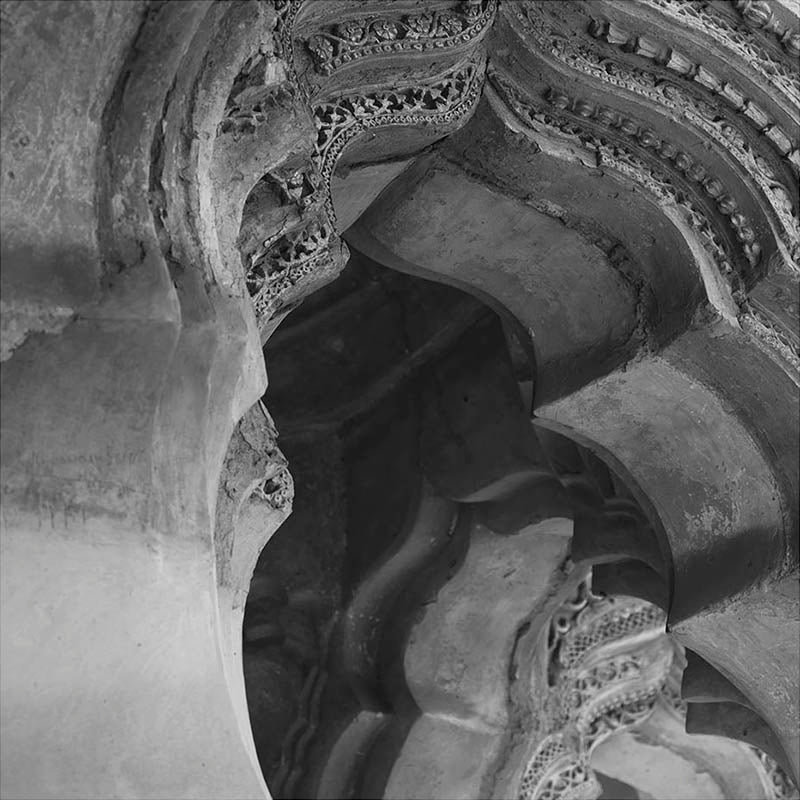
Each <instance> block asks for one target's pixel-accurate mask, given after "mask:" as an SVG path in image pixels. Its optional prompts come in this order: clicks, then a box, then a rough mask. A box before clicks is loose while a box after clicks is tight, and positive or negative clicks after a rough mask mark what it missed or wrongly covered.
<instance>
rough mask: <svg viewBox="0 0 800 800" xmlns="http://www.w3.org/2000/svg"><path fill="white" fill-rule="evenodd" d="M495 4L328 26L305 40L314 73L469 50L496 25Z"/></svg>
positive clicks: (466, 1)
mask: <svg viewBox="0 0 800 800" xmlns="http://www.w3.org/2000/svg"><path fill="white" fill-rule="evenodd" d="M496 8H497V0H461V1H460V2H459V3H458V5H456V6H455V7H454V8H452V9H445V10H440V11H421V12H419V13H416V14H403V15H401V16H399V17H396V18H395V17H386V16H371V17H358V18H354V19H349V20H346V21H344V22H339V23H337V24H335V25H329V26H327V27H326V28H324V29H323V30H321V31H320V32H319V33H316V34H314V35H313V36H311V37H310V38H308V39H307V40H306V47H307V48H308V51H309V52H310V53H311V56H312V58H313V61H314V67H315V69H316V70H317V72H320V73H322V74H323V75H330V74H331V73H333V72H334V71H335V70H337V69H339V68H340V67H342V66H344V65H345V64H348V63H352V62H354V61H358V60H360V59H362V58H365V57H367V56H374V55H385V54H391V53H407V52H408V53H424V52H428V51H436V50H441V49H444V48H454V47H457V46H459V45H463V44H469V43H470V42H473V41H475V40H476V39H477V38H478V37H480V36H481V35H482V34H483V33H485V31H486V30H487V29H488V27H489V26H490V25H491V24H492V21H493V19H494V14H495V10H496Z"/></svg>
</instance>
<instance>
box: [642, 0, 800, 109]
mask: <svg viewBox="0 0 800 800" xmlns="http://www.w3.org/2000/svg"><path fill="white" fill-rule="evenodd" d="M637 2H639V3H643V4H646V5H649V6H651V7H653V8H656V9H658V10H659V11H660V12H661V13H662V14H664V15H665V16H667V17H670V18H671V19H672V20H674V21H675V22H678V23H680V24H681V25H683V26H685V27H688V28H691V29H692V30H694V31H698V32H700V33H702V34H703V36H704V37H707V38H710V39H712V40H713V41H714V42H715V43H716V44H718V45H719V46H720V47H722V48H724V49H725V50H728V51H731V52H733V53H735V54H736V55H737V56H738V57H739V58H740V59H741V63H742V64H743V65H745V66H746V67H748V68H749V69H751V70H752V71H753V72H754V73H755V74H756V75H757V76H758V78H760V81H761V83H762V85H763V86H764V87H767V88H769V89H777V90H778V91H780V92H781V93H782V94H783V95H784V96H785V97H786V98H787V99H789V100H790V101H791V102H792V103H794V104H795V105H800V77H798V74H797V70H796V69H794V70H793V69H791V68H790V67H788V66H787V65H786V64H785V63H784V62H783V61H781V60H779V59H777V58H774V57H773V56H772V54H771V53H769V52H768V51H767V50H766V49H765V48H764V47H763V46H762V44H761V42H760V41H759V39H758V37H757V36H756V35H755V34H754V31H753V30H752V28H751V27H750V26H749V25H737V24H736V23H735V21H734V20H731V19H730V18H729V17H728V16H726V15H724V14H721V13H719V12H718V11H716V10H715V9H714V7H713V6H712V4H711V3H707V2H706V3H696V2H695V3H687V2H684V0H637ZM751 11H752V8H751ZM751 16H752V14H751ZM787 41H788V40H787ZM793 46H796V40H795V44H793V45H790V47H793ZM787 52H789V51H787Z"/></svg>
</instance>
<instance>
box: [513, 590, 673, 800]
mask: <svg viewBox="0 0 800 800" xmlns="http://www.w3.org/2000/svg"><path fill="white" fill-rule="evenodd" d="M665 623H666V615H665V613H664V612H663V611H662V610H661V609H659V608H657V607H656V606H653V605H651V604H649V603H646V602H644V601H641V600H635V599H633V598H609V597H600V596H598V595H596V594H594V593H593V592H592V591H591V577H590V576H587V577H586V578H585V579H584V580H583V581H582V582H581V583H580V584H578V586H577V588H576V590H575V592H574V595H573V596H572V597H570V598H568V599H567V600H566V601H565V602H564V603H563V604H562V605H561V606H560V607H559V608H558V609H557V611H556V612H555V613H554V615H553V616H552V618H551V621H550V625H549V629H548V637H547V643H546V647H547V658H546V669H547V678H546V684H547V687H548V688H547V690H546V697H545V698H544V700H543V702H542V714H540V717H541V716H543V717H544V721H543V723H542V724H540V726H539V731H540V734H541V739H540V741H539V743H538V744H537V746H536V747H535V749H534V750H533V753H532V754H531V756H530V758H529V760H528V762H527V765H526V767H525V769H524V771H523V773H522V777H521V778H520V780H519V786H518V789H517V791H516V794H517V797H519V798H520V800H562V798H586V799H587V800H588V799H589V798H597V797H599V796H600V794H601V787H600V784H599V782H598V780H597V778H596V776H595V775H594V773H593V771H592V769H591V767H590V760H591V752H592V750H593V749H594V748H595V747H596V746H597V745H598V744H599V743H600V742H601V741H603V740H604V739H605V738H607V737H608V736H611V735H613V734H614V733H616V732H618V731H622V730H625V729H627V728H630V727H633V726H635V725H637V724H639V723H641V722H642V721H644V720H646V719H647V718H648V717H649V716H650V714H651V713H652V712H653V709H654V708H655V705H656V702H657V701H658V700H659V697H660V696H661V693H662V692H663V691H664V690H665V687H666V685H667V681H668V678H669V676H670V673H671V671H672V670H673V655H674V652H675V651H674V649H673V645H672V644H671V642H669V640H668V639H667V637H666V634H665V632H664V626H665Z"/></svg>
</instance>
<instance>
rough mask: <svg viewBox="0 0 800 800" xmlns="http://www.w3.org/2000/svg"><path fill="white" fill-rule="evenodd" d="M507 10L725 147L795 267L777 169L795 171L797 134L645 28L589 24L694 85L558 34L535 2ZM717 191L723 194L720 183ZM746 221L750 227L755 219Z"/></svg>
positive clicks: (541, 41)
mask: <svg viewBox="0 0 800 800" xmlns="http://www.w3.org/2000/svg"><path fill="white" fill-rule="evenodd" d="M512 10H513V20H514V22H515V24H516V25H518V26H519V27H520V29H521V30H522V32H523V34H524V35H525V36H526V37H528V38H529V39H530V40H531V42H532V43H534V44H535V46H536V47H537V48H538V49H539V50H540V51H541V52H543V53H544V54H546V55H549V56H553V57H555V58H556V59H557V60H558V61H560V62H562V63H563V64H565V65H567V66H569V67H571V68H573V69H576V70H579V71H580V72H583V73H584V74H586V75H589V76H591V77H592V78H596V79H598V80H601V81H603V82H604V83H608V84H611V85H613V86H616V87H619V88H621V89H624V90H625V91H628V92H631V93H632V94H635V95H638V96H640V97H642V98H646V99H647V100H650V101H653V103H654V104H655V105H656V107H657V108H663V109H665V110H667V111H668V112H669V113H670V114H671V115H672V116H673V118H674V119H681V120H685V121H687V122H688V123H689V124H690V125H691V126H692V127H693V128H694V129H695V130H696V131H697V132H698V133H700V134H701V135H704V136H708V137H710V138H711V139H712V140H713V142H714V143H715V144H716V145H717V146H718V147H719V148H720V149H721V150H722V151H723V152H725V153H727V154H730V155H731V156H732V157H733V158H734V159H735V160H736V161H737V162H738V164H739V167H740V170H739V171H740V175H741V176H742V179H743V180H744V181H745V182H746V183H748V184H751V183H755V184H756V186H755V187H753V189H754V193H756V194H760V195H761V197H762V198H763V207H764V210H765V212H766V213H767V215H768V217H769V219H770V224H771V226H772V227H773V230H774V231H775V235H776V240H777V241H778V242H779V243H780V244H779V247H781V246H782V247H783V248H784V253H785V260H786V261H787V266H789V267H790V268H791V267H793V266H794V267H797V264H798V262H800V222H799V221H798V209H797V204H796V201H795V200H794V198H795V197H796V193H797V186H796V183H795V182H794V180H793V179H792V178H790V177H789V176H788V174H787V175H782V174H781V173H782V172H784V167H783V166H782V164H785V165H786V166H788V167H789V168H790V169H791V171H792V172H793V173H794V175H795V176H796V175H797V174H798V173H800V150H798V146H797V141H795V140H794V139H792V137H790V136H789V135H788V134H787V133H786V132H785V131H784V130H783V129H782V128H781V127H780V126H779V125H777V124H775V123H774V121H773V120H771V119H770V118H769V117H768V116H767V115H766V114H765V112H763V111H762V110H761V109H760V108H759V107H758V106H757V105H756V104H755V103H753V102H752V101H751V100H750V99H748V98H747V97H746V96H745V94H744V93H743V92H742V91H740V90H739V89H737V88H736V87H735V86H734V85H732V84H731V83H729V82H723V81H721V80H719V79H718V78H717V77H716V76H715V75H713V74H712V73H711V72H709V71H708V70H707V69H705V68H704V67H703V66H702V65H699V64H694V63H692V62H691V61H690V60H689V59H688V58H686V57H685V56H684V55H683V54H681V53H680V52H678V51H677V50H675V49H673V48H670V47H668V46H666V45H664V44H662V43H660V42H658V41H656V40H654V39H653V38H652V37H651V36H650V35H647V36H637V35H635V34H633V33H631V32H630V31H628V30H626V29H624V28H623V27H622V26H620V25H619V24H618V23H616V22H609V21H607V20H598V19H595V20H593V21H592V22H591V23H590V24H589V29H588V32H589V34H590V35H591V36H593V37H594V38H596V39H600V40H602V41H604V42H606V43H609V44H612V45H615V46H616V47H618V48H620V50H624V51H626V52H632V53H635V54H637V55H641V56H643V57H646V58H648V59H650V60H652V61H653V62H654V63H656V64H659V65H662V66H664V67H667V68H668V69H670V70H671V71H672V72H673V73H674V74H675V75H676V77H681V78H687V79H690V80H691V81H692V84H693V86H683V85H682V84H681V83H679V82H676V81H671V80H665V79H664V78H663V77H662V76H659V75H657V74H654V73H653V72H652V71H648V70H644V69H640V68H638V67H635V66H632V65H630V64H628V63H626V62H625V61H623V60H621V59H620V60H617V59H610V58H609V57H608V56H607V54H604V53H601V52H599V51H598V50H597V48H593V47H591V46H588V45H587V44H585V43H584V42H582V41H581V40H580V38H578V37H573V36H566V35H563V34H562V33H561V32H560V31H559V30H558V29H557V28H555V27H553V25H552V24H551V22H550V19H549V17H548V16H547V13H546V11H545V10H543V9H542V8H540V7H539V6H537V5H535V4H527V3H524V4H514V6H512ZM701 91H709V92H711V93H712V95H713V96H717V97H719V98H720V99H722V100H724V101H725V102H726V103H727V104H728V105H729V106H730V107H731V108H732V109H733V110H735V111H736V112H737V115H738V116H739V118H740V119H741V126H744V128H745V130H749V128H753V129H754V130H755V131H756V132H757V133H758V134H759V135H761V136H763V139H764V142H765V143H768V144H769V146H770V148H771V149H770V150H767V151H766V152H764V153H762V152H760V151H759V148H758V147H757V146H756V142H754V141H751V139H752V138H753V137H752V136H751V135H749V134H746V133H744V132H743V130H742V129H741V126H740V124H737V123H736V122H734V121H733V120H732V119H730V118H728V117H729V116H730V115H728V116H727V117H726V115H725V114H720V110H719V109H718V108H716V107H715V106H714V105H713V104H712V103H709V102H707V100H705V99H703V97H701V96H700V92H701ZM775 156H778V158H779V160H778V159H776V158H775ZM672 157H673V158H674V157H675V155H673V156H672ZM706 171H707V172H708V173H709V174H708V175H707V178H706V179H707V180H708V181H709V184H710V186H711V187H712V191H713V190H716V186H717V184H718V183H719V181H718V180H717V179H715V177H714V175H713V170H710V169H707V170H706ZM787 178H788V180H787ZM712 181H715V182H712ZM756 187H757V188H756ZM725 194H727V193H725ZM719 196H720V198H722V190H721V192H720V195H719ZM731 201H732V198H731V197H730V195H728V197H727V198H725V202H726V205H729V204H730V202H731ZM733 202H735V201H733ZM728 213H729V214H733V213H736V212H735V210H734V211H733V212H728ZM737 219H738V218H737ZM748 227H750V228H751V229H752V227H753V226H752V225H750V226H748ZM797 268H800V267H797Z"/></svg>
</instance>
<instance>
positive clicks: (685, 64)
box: [588, 20, 800, 171]
mask: <svg viewBox="0 0 800 800" xmlns="http://www.w3.org/2000/svg"><path fill="white" fill-rule="evenodd" d="M588 32H589V34H590V35H591V36H593V37H594V38H596V39H601V40H602V41H604V42H606V43H608V44H610V45H614V46H616V47H618V48H620V49H621V50H625V51H626V52H630V53H634V54H635V55H638V56H642V57H644V58H647V59H649V60H650V61H653V62H654V63H656V64H658V65H660V66H663V67H665V68H666V69H668V70H670V71H671V72H673V73H675V74H676V75H678V76H680V77H681V78H684V79H686V80H689V81H692V82H694V83H695V84H697V85H698V86H701V87H703V88H704V89H706V90H708V91H710V92H711V93H712V94H714V95H715V96H717V97H719V98H720V99H722V100H724V101H725V102H726V103H727V104H728V105H729V106H730V107H731V108H733V110H734V111H736V112H737V113H738V114H739V115H740V116H741V117H742V118H743V119H744V120H746V122H747V124H749V125H751V126H752V127H753V128H755V130H756V131H758V133H760V134H762V135H763V136H764V137H765V138H766V139H767V140H768V141H769V143H770V144H771V145H772V147H773V148H774V149H775V150H776V151H777V152H778V153H779V154H780V155H781V156H782V157H784V158H785V159H786V160H787V161H788V162H789V163H790V164H791V165H792V167H793V168H794V170H795V171H797V170H798V169H800V150H798V144H797V137H796V135H795V136H794V137H792V136H790V135H789V134H788V133H787V132H786V131H785V130H784V129H783V128H782V127H781V126H780V125H778V124H777V123H776V122H775V121H774V120H772V119H771V118H770V117H769V115H768V114H767V112H766V111H764V110H763V109H762V108H760V107H759V106H758V104H756V103H755V102H753V100H751V99H749V98H748V97H747V96H746V94H745V93H744V92H743V91H742V90H740V89H739V88H738V87H737V86H736V85H734V84H733V83H731V82H729V81H727V80H723V79H721V78H719V77H718V76H717V75H715V74H714V73H713V72H712V71H710V70H709V69H707V68H706V67H704V66H703V65H702V64H699V63H696V62H694V61H692V60H691V59H690V58H689V57H688V56H686V55H684V54H683V53H681V52H680V51H679V50H676V49H675V48H673V47H668V46H667V45H665V44H663V43H662V42H660V41H658V40H657V39H654V38H652V37H651V36H640V35H637V34H635V33H632V32H630V31H628V30H626V29H625V28H623V27H622V26H620V25H619V24H618V23H616V22H609V21H608V20H593V21H592V23H591V24H590V26H589V31H588ZM626 88H627V87H626Z"/></svg>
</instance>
